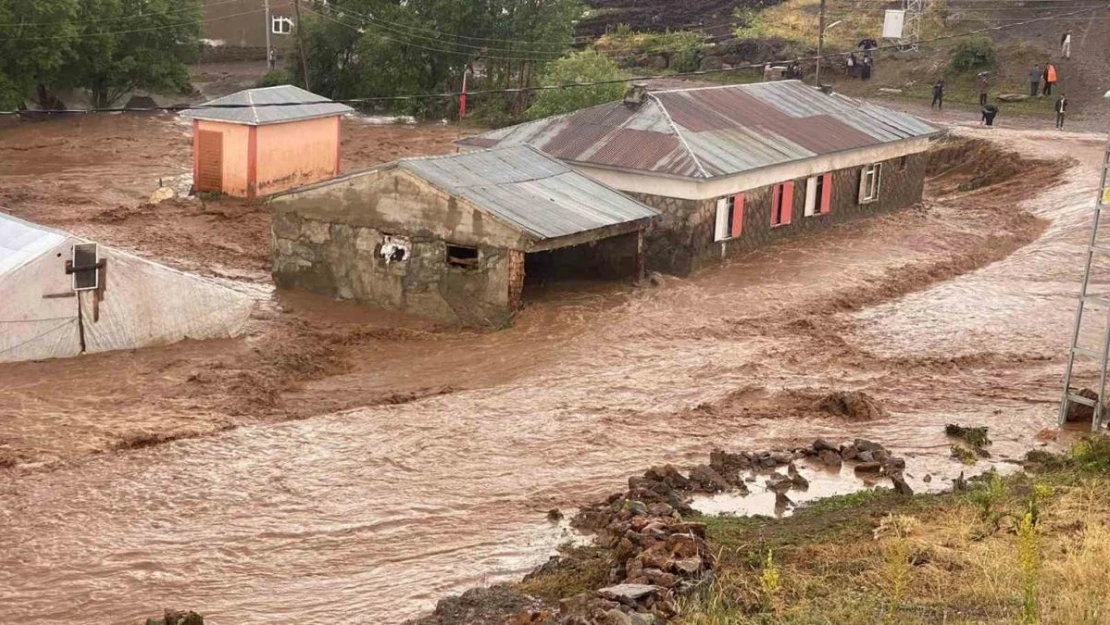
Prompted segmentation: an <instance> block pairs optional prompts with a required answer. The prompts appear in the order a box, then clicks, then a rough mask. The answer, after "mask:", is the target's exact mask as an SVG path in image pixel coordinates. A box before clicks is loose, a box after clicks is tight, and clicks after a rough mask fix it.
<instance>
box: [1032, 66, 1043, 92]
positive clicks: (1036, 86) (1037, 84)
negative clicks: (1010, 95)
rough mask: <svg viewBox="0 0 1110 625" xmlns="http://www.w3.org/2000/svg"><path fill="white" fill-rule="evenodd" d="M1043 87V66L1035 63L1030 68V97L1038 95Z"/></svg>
mask: <svg viewBox="0 0 1110 625" xmlns="http://www.w3.org/2000/svg"><path fill="white" fill-rule="evenodd" d="M1040 88H1041V66H1040V65H1034V66H1033V69H1031V70H1029V97H1031V98H1035V97H1037V92H1038V91H1040Z"/></svg>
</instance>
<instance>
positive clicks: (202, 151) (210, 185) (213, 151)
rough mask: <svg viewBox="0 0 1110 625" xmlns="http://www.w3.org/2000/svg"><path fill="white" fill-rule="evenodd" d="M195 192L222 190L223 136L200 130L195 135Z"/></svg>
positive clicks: (218, 133) (220, 133)
mask: <svg viewBox="0 0 1110 625" xmlns="http://www.w3.org/2000/svg"><path fill="white" fill-rule="evenodd" d="M197 137H198V139H197V180H196V187H197V191H222V190H223V188H224V134H223V133H222V132H213V131H211V130H201V131H199V134H198V135H197Z"/></svg>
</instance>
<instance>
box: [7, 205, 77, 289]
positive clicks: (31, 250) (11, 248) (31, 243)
mask: <svg viewBox="0 0 1110 625" xmlns="http://www.w3.org/2000/svg"><path fill="white" fill-rule="evenodd" d="M65 240H66V235H64V234H62V233H60V232H57V231H56V230H51V229H49V228H44V227H42V226H39V225H36V224H33V223H31V222H29V221H23V220H22V219H19V218H16V217H12V216H11V215H6V214H4V213H0V276H2V275H4V274H7V273H10V272H13V271H15V270H16V269H18V268H20V267H22V266H23V265H25V264H27V263H29V262H30V261H32V260H34V259H36V258H38V257H39V256H42V255H43V254H45V253H46V252H48V251H50V249H51V248H53V247H54V246H56V245H58V244H60V243H61V242H62V241H65Z"/></svg>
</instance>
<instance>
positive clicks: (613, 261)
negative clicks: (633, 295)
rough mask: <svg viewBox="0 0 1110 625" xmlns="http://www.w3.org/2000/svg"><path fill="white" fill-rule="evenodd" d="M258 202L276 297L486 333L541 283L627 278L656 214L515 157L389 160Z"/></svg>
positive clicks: (523, 155)
mask: <svg viewBox="0 0 1110 625" xmlns="http://www.w3.org/2000/svg"><path fill="white" fill-rule="evenodd" d="M271 204H272V206H273V215H274V216H273V274H274V280H275V282H276V283H277V284H278V286H279V287H283V288H298V289H307V290H311V291H315V292H318V293H324V294H327V295H332V296H335V297H339V298H341V299H351V300H356V301H359V302H363V303H367V304H371V305H374V306H378V307H381V308H386V309H394V310H404V311H408V312H411V313H415V314H418V315H421V316H425V317H430V318H432V319H436V320H438V321H442V322H445V323H452V324H459V325H466V326H491V327H499V326H503V325H505V324H506V323H508V322H509V321H510V320H511V319H512V317H513V315H514V314H515V313H516V312H517V311H518V310H519V309H520V308H521V305H522V302H523V299H524V296H525V292H526V290H527V289H528V288H530V287H534V286H539V285H541V284H543V283H544V282H545V281H551V280H560V279H566V278H574V279H583V278H602V279H621V278H625V279H634V278H637V277H639V276H640V275H642V273H643V264H644V260H643V246H642V240H643V239H642V233H643V231H644V229H645V228H647V227H648V226H649V225H650V224H651V222H652V221H653V220H654V219H655V218H657V217H658V212H657V211H655V210H654V209H652V208H650V207H648V206H646V205H644V204H642V203H640V202H638V201H636V200H634V199H632V198H630V197H628V196H627V195H624V194H622V193H620V192H618V191H615V190H613V189H611V188H609V187H607V186H606V185H604V184H602V183H600V182H597V181H595V180H592V179H590V178H587V177H586V176H583V175H581V174H579V173H577V172H575V171H574V170H572V169H571V168H569V167H567V166H566V165H564V164H563V163H561V162H560V161H558V160H556V159H553V158H551V157H549V156H546V155H544V154H543V153H541V152H540V151H538V150H536V149H534V148H530V147H528V146H512V147H507V148H499V149H494V150H482V151H473V152H466V153H462V154H454V155H449V156H439V157H428V158H413V159H403V160H400V161H397V162H394V163H390V164H388V165H383V166H381V167H377V168H374V169H370V170H366V171H362V172H357V173H353V174H348V175H346V176H342V177H340V178H336V179H333V180H329V181H327V182H323V183H319V184H316V185H312V186H309V187H304V188H300V189H296V190H293V191H290V192H288V193H286V194H283V195H280V196H277V197H275V198H274V199H273V200H272V202H271Z"/></svg>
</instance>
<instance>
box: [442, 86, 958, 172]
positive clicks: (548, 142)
mask: <svg viewBox="0 0 1110 625" xmlns="http://www.w3.org/2000/svg"><path fill="white" fill-rule="evenodd" d="M939 132H941V130H940V129H939V128H937V127H935V126H932V125H930V124H928V123H926V122H924V121H922V120H920V119H918V118H916V117H914V116H912V115H908V114H906V113H900V112H898V111H894V110H891V109H887V108H884V107H881V106H876V105H874V104H869V103H866V102H861V101H859V100H853V99H852V98H848V97H846V96H843V95H840V94H836V93H833V94H826V93H824V92H822V91H820V90H819V89H816V88H813V87H810V86H808V85H805V84H803V83H802V82H800V81H797V80H786V81H775V82H765V83H755V84H750V85H729V86H724V87H705V88H697V89H682V90H675V91H659V92H655V93H649V94H648V96H647V98H645V100H644V103H643V104H642V105H640V107H639V108H637V109H631V108H629V107H628V106H626V105H625V104H624V103H623V102H613V103H610V104H603V105H601V106H595V107H591V108H588V109H584V110H581V111H577V112H574V113H570V114H567V115H562V116H558V117H551V118H548V119H541V120H538V121H534V122H528V123H525V124H520V125H517V126H512V127H509V128H502V129H500V130H495V131H493V132H488V133H485V134H483V135H479V136H477V137H470V138H467V139H463V140H461V141H459V144H460V145H469V146H474V147H491V146H495V145H500V146H505V145H522V144H527V145H531V146H534V147H536V148H539V149H541V150H543V151H544V152H545V153H547V154H549V155H551V156H554V157H556V158H560V159H563V160H566V161H572V162H580V163H592V164H596V165H605V166H610V167H618V168H622V169H632V170H637V171H648V172H655V173H660V174H668V175H673V176H683V177H688V178H713V177H717V176H728V175H733V174H738V173H741V172H745V171H750V170H753V169H759V168H761V167H767V166H770V165H779V164H782V163H788V162H791V161H797V160H803V159H807V158H813V157H815V156H820V155H824V154H831V153H834V152H840V151H844V150H851V149H856V148H865V147H870V146H878V145H883V144H886V143H893V142H897V141H903V140H906V139H914V138H917V137H925V136H930V135H934V134H937V133H939Z"/></svg>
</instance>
